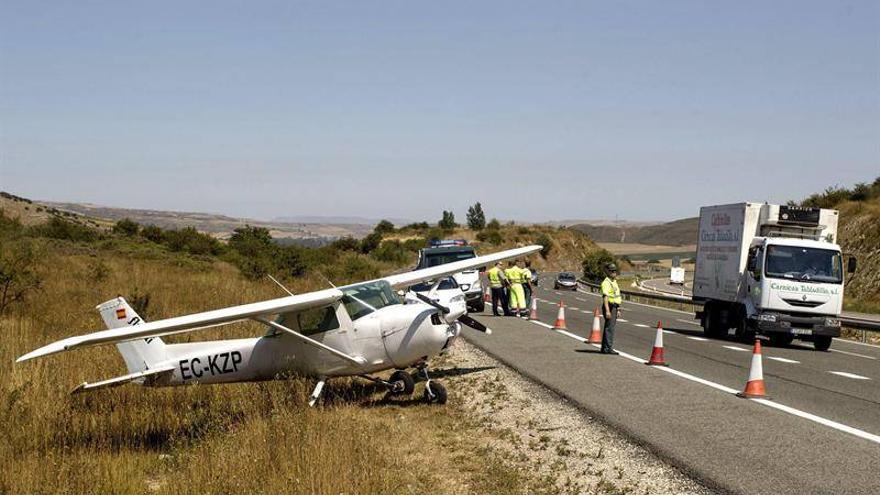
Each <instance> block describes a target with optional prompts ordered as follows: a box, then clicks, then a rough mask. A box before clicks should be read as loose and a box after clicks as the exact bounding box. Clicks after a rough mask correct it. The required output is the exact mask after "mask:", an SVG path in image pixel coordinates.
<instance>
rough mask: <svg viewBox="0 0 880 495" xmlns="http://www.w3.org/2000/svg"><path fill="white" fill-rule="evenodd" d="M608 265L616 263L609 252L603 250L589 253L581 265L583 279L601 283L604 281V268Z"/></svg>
mask: <svg viewBox="0 0 880 495" xmlns="http://www.w3.org/2000/svg"><path fill="white" fill-rule="evenodd" d="M608 263H616V260H615V259H614V255H612V254H611V253H610V252H608V251H607V250H605V249H597V250H595V251H590V252H589V253H587V256H586V257H585V258H584V261H583V263H582V265H583V269H584V279H586V280H588V281H590V282H594V283H599V282H601V281H602V280H603V279H605V266H606V265H607V264H608Z"/></svg>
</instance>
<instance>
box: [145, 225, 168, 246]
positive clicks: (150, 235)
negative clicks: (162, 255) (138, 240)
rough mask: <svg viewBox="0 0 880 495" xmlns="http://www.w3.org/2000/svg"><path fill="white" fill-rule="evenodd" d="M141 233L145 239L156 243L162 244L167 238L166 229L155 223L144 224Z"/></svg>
mask: <svg viewBox="0 0 880 495" xmlns="http://www.w3.org/2000/svg"><path fill="white" fill-rule="evenodd" d="M140 234H141V237H143V238H144V239H146V240H148V241H151V242H155V243H156V244H162V242H163V241H164V240H165V231H164V230H162V228H161V227H157V226H155V225H144V227H143V228H142V229H141V232H140Z"/></svg>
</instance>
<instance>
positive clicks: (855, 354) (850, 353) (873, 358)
mask: <svg viewBox="0 0 880 495" xmlns="http://www.w3.org/2000/svg"><path fill="white" fill-rule="evenodd" d="M828 350H829V351H831V352H839V353H841V354H846V355H847V356H856V357H860V358H865V359H871V360H873V361H876V360H877V358H875V357H874V356H866V355H864V354H857V353H855V352H848V351H841V350H838V349H828Z"/></svg>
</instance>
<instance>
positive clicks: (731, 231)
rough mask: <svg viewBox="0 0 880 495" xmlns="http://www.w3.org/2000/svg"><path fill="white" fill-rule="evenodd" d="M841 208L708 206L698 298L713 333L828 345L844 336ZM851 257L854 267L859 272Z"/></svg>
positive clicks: (819, 347)
mask: <svg viewBox="0 0 880 495" xmlns="http://www.w3.org/2000/svg"><path fill="white" fill-rule="evenodd" d="M837 220H838V212H837V211H836V210H828V209H820V208H802V207H796V206H780V205H771V204H766V203H763V204H762V203H737V204H730V205H719V206H705V207H703V208H700V222H699V230H700V231H699V238H698V240H697V260H696V267H695V274H694V289H693V292H694V300H695V301H700V302H703V310H702V311H698V312H697V318H699V319H700V321H701V324H702V326H703V330H704V332H705V333H706V335H707V336H710V337H720V336H724V335H727V333H728V332H729V330H730V329H731V328H733V329H734V330H735V333H736V335H737V337H739V338H741V339H744V340H749V341H750V340H752V339H754V337H755V335H756V334H762V335H766V336H768V337H769V338H770V340H771V342H772V343H774V344H776V345H787V344H789V343H791V341H792V340H793V339H794V338H799V339H803V340H810V341H812V342H813V345H814V346H815V348H816V349H817V350H823V351H824V350H827V349H828V348H829V347H830V345H831V339H832V338H833V337H837V336H839V335H840V311H841V308H842V306H843V275H844V274H843V259H842V258H843V257H842V254H841V251H840V246H839V245H838V244H837ZM855 268H856V267H855V258H850V260H849V262H848V263H847V271H848V272H849V273H852V272H853V271H855Z"/></svg>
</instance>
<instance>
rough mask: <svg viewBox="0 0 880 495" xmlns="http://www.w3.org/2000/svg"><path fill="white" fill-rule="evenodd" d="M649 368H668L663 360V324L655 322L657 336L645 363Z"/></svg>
mask: <svg viewBox="0 0 880 495" xmlns="http://www.w3.org/2000/svg"><path fill="white" fill-rule="evenodd" d="M645 364H647V365H649V366H669V364H667V363H666V361H664V360H663V323H662V322H659V321H658V322H657V336H656V337H654V348H653V349H652V350H651V359H649V360H648V362H647V363H645Z"/></svg>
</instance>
